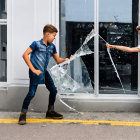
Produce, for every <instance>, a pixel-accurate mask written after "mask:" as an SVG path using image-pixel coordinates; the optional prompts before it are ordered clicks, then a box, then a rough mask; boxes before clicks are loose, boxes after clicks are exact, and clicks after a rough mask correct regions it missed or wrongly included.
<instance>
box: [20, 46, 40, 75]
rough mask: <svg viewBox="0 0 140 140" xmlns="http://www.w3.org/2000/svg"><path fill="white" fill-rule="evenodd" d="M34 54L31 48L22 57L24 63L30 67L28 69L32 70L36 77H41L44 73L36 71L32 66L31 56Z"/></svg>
mask: <svg viewBox="0 0 140 140" xmlns="http://www.w3.org/2000/svg"><path fill="white" fill-rule="evenodd" d="M30 53H32V49H31V48H30V47H29V48H28V49H27V50H26V51H25V52H24V54H23V55H22V57H23V59H24V61H25V62H26V64H27V65H28V67H29V68H30V70H31V71H32V72H33V73H35V74H36V75H40V74H41V73H42V72H41V71H40V70H36V69H35V68H34V66H33V65H32V63H31V61H30V58H29V54H30Z"/></svg>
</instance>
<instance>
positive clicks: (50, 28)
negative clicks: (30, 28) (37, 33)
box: [43, 24, 58, 34]
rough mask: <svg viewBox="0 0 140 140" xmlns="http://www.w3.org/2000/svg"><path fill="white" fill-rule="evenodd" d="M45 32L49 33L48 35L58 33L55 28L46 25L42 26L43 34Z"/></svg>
mask: <svg viewBox="0 0 140 140" xmlns="http://www.w3.org/2000/svg"><path fill="white" fill-rule="evenodd" d="M46 32H49V33H54V32H56V33H57V32H58V30H57V28H56V27H54V26H53V25H51V24H47V25H45V26H44V28H43V34H45V33H46Z"/></svg>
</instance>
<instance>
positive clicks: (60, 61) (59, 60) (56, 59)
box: [53, 53, 72, 64]
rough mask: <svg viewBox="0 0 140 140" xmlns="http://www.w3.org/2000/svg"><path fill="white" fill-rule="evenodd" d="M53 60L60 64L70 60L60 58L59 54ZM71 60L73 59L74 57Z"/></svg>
mask: <svg viewBox="0 0 140 140" xmlns="http://www.w3.org/2000/svg"><path fill="white" fill-rule="evenodd" d="M53 58H54V59H55V61H56V62H57V63H58V64H59V63H62V62H64V61H67V60H68V58H61V57H59V56H58V54H57V53H55V54H53ZM70 58H72V56H71V57H70Z"/></svg>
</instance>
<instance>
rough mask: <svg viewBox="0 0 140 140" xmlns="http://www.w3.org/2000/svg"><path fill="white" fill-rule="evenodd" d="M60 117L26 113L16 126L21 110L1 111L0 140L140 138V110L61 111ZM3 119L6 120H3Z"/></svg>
mask: <svg viewBox="0 0 140 140" xmlns="http://www.w3.org/2000/svg"><path fill="white" fill-rule="evenodd" d="M60 113H62V114H63V115H64V119H62V120H49V119H44V118H45V113H36V112H28V114H27V118H28V119H27V123H28V124H26V125H24V126H21V125H18V124H17V122H18V117H19V114H20V112H0V132H1V138H0V139H1V140H9V139H10V140H19V139H20V140H140V133H139V132H140V113H137V112H81V113H79V114H78V113H73V112H60ZM3 120H5V123H3Z"/></svg>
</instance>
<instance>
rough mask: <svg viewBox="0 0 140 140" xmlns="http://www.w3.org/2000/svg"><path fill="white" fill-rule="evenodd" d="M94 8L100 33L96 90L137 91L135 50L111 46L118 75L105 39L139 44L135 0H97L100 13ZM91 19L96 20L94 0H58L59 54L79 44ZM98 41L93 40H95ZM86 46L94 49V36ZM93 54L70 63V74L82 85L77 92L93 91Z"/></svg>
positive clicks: (111, 91) (69, 51)
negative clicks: (126, 50) (129, 51)
mask: <svg viewBox="0 0 140 140" xmlns="http://www.w3.org/2000/svg"><path fill="white" fill-rule="evenodd" d="M96 12H97V15H98V14H99V34H100V36H101V37H99V42H98V43H99V93H96V94H137V85H138V84H137V81H138V79H137V77H138V66H137V64H138V63H137V62H138V59H137V58H138V56H137V53H127V52H122V51H118V50H114V49H111V50H110V54H111V56H112V59H113V61H114V63H115V66H116V69H117V72H118V75H119V77H118V75H117V74H116V70H115V69H114V66H113V65H112V62H111V59H110V57H109V54H108V51H107V48H106V46H105V41H107V42H108V43H110V44H116V45H123V46H129V47H134V46H137V45H138V40H137V36H138V35H137V31H136V26H137V25H138V1H132V0H123V1H122V0H99V13H98V11H96ZM94 22H96V21H94V0H76V1H75V0H61V1H60V55H61V57H69V56H70V55H71V54H74V53H75V52H76V51H77V50H78V49H79V48H80V46H81V45H82V44H83V42H84V40H85V38H86V36H87V35H88V34H89V32H90V31H91V30H92V29H94ZM102 38H103V39H102ZM104 40H105V41H104ZM98 43H97V42H95V44H98ZM87 46H88V47H89V48H90V49H92V51H94V47H97V46H94V39H93V40H91V41H90V42H89V44H87ZM94 57H95V56H94V54H90V55H86V56H82V57H80V58H77V59H75V60H74V61H73V63H71V65H70V67H69V69H70V70H69V75H71V77H72V78H73V79H74V80H75V81H77V82H78V83H82V84H83V85H84V87H85V88H81V90H79V92H80V93H82V92H87V93H94V90H93V89H94V86H95V85H94V76H95V75H94ZM95 63H96V62H95ZM119 78H120V79H119ZM97 80H98V79H97ZM87 85H89V87H88V86H87ZM96 86H97V85H96ZM91 87H92V88H91ZM123 88H124V90H123ZM91 89H92V90H91Z"/></svg>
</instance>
